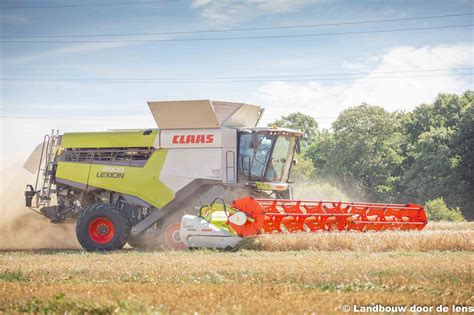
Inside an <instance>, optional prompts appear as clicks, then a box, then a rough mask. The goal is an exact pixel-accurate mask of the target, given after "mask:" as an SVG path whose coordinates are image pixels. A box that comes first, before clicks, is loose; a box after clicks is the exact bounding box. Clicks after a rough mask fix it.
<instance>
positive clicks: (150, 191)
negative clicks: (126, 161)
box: [56, 149, 175, 208]
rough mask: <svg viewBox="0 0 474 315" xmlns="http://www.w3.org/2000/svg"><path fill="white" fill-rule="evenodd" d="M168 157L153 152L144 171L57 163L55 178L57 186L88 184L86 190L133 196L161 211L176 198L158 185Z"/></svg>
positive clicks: (168, 190) (162, 151)
mask: <svg viewBox="0 0 474 315" xmlns="http://www.w3.org/2000/svg"><path fill="white" fill-rule="evenodd" d="M167 154H168V150H164V149H162V150H156V151H155V152H154V153H153V154H152V156H151V157H150V158H149V159H148V161H147V163H146V164H145V166H144V167H130V166H115V165H99V164H92V165H90V164H86V163H69V162H59V163H58V169H57V172H56V177H57V179H58V181H59V182H65V181H72V182H77V183H79V184H87V189H88V190H93V189H96V188H102V189H105V190H110V191H115V192H120V193H124V194H128V195H132V196H135V197H138V198H140V199H142V200H144V201H146V202H147V203H149V204H151V205H153V206H155V207H157V208H161V207H163V206H164V205H166V204H167V203H169V202H170V201H171V200H173V199H174V196H175V192H174V191H173V190H172V189H170V188H169V187H168V186H167V185H165V184H164V183H163V182H162V181H160V173H161V170H162V167H163V164H164V162H165V160H166V158H167ZM89 166H90V175H89ZM87 177H88V180H87Z"/></svg>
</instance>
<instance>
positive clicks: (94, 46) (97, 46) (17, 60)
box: [3, 42, 134, 65]
mask: <svg viewBox="0 0 474 315" xmlns="http://www.w3.org/2000/svg"><path fill="white" fill-rule="evenodd" d="M129 45H134V43H120V42H119V43H84V44H75V45H70V46H63V47H59V48H54V49H50V50H46V51H43V52H39V53H36V54H33V55H29V56H20V57H14V58H5V59H4V60H3V62H4V64H6V65H18V64H25V63H29V62H31V61H35V60H38V59H44V58H52V57H59V56H63V55H68V54H74V53H83V52H93V51H100V50H105V49H112V48H118V47H122V46H129Z"/></svg>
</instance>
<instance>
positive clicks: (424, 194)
mask: <svg viewBox="0 0 474 315" xmlns="http://www.w3.org/2000/svg"><path fill="white" fill-rule="evenodd" d="M454 134H455V131H454V130H453V129H452V128H446V127H440V128H433V127H432V128H431V130H429V131H426V132H423V133H422V134H420V136H419V137H418V140H417V142H416V143H415V145H414V146H413V148H412V149H411V150H410V152H408V155H409V157H410V159H411V160H412V162H411V163H410V166H409V168H407V169H406V170H405V172H404V183H405V187H406V188H405V191H406V193H407V195H408V196H410V197H411V198H413V199H414V201H416V202H421V203H423V202H426V201H428V200H432V199H435V198H438V197H444V199H445V200H446V201H447V202H448V205H450V206H453V205H460V204H461V203H462V200H461V198H462V195H463V193H464V186H463V185H460V182H461V178H460V176H459V171H458V165H459V162H460V157H459V156H457V155H455V154H454V153H453V149H452V147H453V143H452V142H453V135H454Z"/></svg>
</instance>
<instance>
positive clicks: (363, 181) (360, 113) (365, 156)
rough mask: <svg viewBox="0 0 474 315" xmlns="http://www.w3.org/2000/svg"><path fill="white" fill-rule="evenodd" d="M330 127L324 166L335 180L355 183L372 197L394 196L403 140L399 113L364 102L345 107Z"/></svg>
mask: <svg viewBox="0 0 474 315" xmlns="http://www.w3.org/2000/svg"><path fill="white" fill-rule="evenodd" d="M332 128H333V130H334V146H333V148H332V150H331V152H330V155H329V157H328V163H327V166H326V167H327V168H329V169H331V170H332V172H333V174H334V175H336V176H335V181H339V182H342V184H343V185H344V186H346V187H347V186H350V185H358V186H359V187H360V188H362V189H363V190H364V191H365V192H366V195H367V197H368V198H369V199H372V200H376V201H390V200H392V199H397V197H398V194H397V190H396V187H398V185H399V182H400V167H401V165H402V162H403V156H402V154H401V153H402V150H401V144H402V143H403V142H404V141H405V139H404V135H403V134H402V128H401V119H400V115H399V114H397V113H389V112H387V111H385V110H384V109H383V108H382V107H378V106H371V105H368V104H365V103H364V104H362V105H360V106H357V107H352V108H349V109H347V110H344V111H343V112H342V113H341V114H340V115H339V117H338V118H337V119H336V121H334V123H333V125H332ZM354 188H356V187H354Z"/></svg>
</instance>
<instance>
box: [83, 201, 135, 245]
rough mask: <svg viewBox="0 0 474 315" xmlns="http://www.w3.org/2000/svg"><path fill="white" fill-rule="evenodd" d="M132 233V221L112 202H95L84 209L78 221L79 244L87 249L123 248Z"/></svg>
mask: <svg viewBox="0 0 474 315" xmlns="http://www.w3.org/2000/svg"><path fill="white" fill-rule="evenodd" d="M129 235H130V223H129V222H128V220H127V218H126V217H125V215H124V214H123V213H122V212H120V210H119V209H118V208H116V207H114V206H113V205H110V204H101V203H98V204H95V205H92V206H90V207H88V208H87V209H86V210H84V211H83V212H82V213H81V215H80V216H79V219H78V220H77V223H76V236H77V240H78V241H79V244H81V246H82V248H84V249H85V250H87V251H110V250H117V249H121V248H122V247H123V246H124V245H125V243H127V240H128V237H129Z"/></svg>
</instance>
